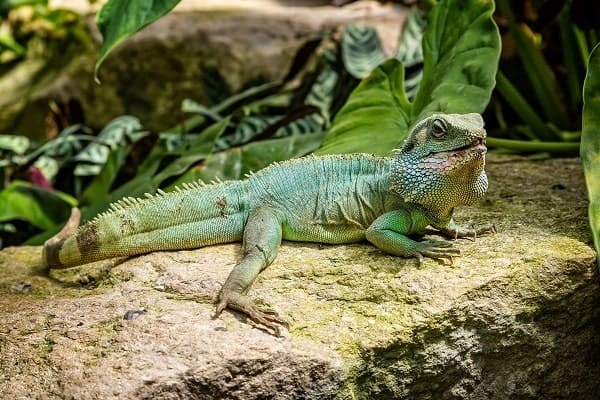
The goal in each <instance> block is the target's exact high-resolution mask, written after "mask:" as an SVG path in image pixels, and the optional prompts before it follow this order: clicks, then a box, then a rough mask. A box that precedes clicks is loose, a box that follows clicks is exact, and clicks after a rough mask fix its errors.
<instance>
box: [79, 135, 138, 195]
mask: <svg viewBox="0 0 600 400" xmlns="http://www.w3.org/2000/svg"><path fill="white" fill-rule="evenodd" d="M130 150H131V146H120V147H117V148H116V149H115V150H113V151H111V153H110V154H109V156H108V158H107V160H106V162H105V163H104V165H103V166H102V169H101V170H100V171H99V172H98V174H97V175H96V176H95V177H94V179H93V180H92V181H91V182H90V184H89V185H87V187H86V188H85V190H84V191H83V193H82V194H81V196H80V198H79V201H80V203H81V205H88V204H92V203H94V202H95V201H97V199H103V198H105V197H106V196H107V194H108V192H109V190H110V188H111V186H112V184H113V182H114V180H115V178H116V177H117V174H118V172H119V170H120V169H121V167H122V166H123V164H124V163H125V160H126V158H127V154H129V151H130Z"/></svg>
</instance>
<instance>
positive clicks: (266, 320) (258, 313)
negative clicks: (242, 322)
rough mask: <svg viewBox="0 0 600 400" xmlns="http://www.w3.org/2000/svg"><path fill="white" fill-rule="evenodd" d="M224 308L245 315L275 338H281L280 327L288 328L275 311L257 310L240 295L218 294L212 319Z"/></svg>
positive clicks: (247, 299) (230, 293) (248, 300)
mask: <svg viewBox="0 0 600 400" xmlns="http://www.w3.org/2000/svg"><path fill="white" fill-rule="evenodd" d="M226 308H229V309H231V310H235V311H238V312H241V313H242V314H245V315H246V316H247V317H248V318H250V319H251V320H252V321H254V322H255V323H256V324H258V325H262V326H264V327H266V328H268V329H271V330H272V331H273V332H274V334H275V336H278V337H281V329H280V325H281V326H284V327H286V328H287V327H288V323H287V322H286V321H285V320H284V319H283V318H281V317H280V316H279V315H278V314H277V313H276V312H275V311H273V310H271V309H259V308H258V307H257V306H256V304H254V302H252V300H251V299H250V298H248V297H246V296H244V295H242V294H240V293H236V292H224V293H223V292H222V293H221V294H219V299H218V302H217V306H216V308H215V315H214V317H213V318H217V317H218V316H219V315H221V313H222V312H223V311H224V310H225V309H226Z"/></svg>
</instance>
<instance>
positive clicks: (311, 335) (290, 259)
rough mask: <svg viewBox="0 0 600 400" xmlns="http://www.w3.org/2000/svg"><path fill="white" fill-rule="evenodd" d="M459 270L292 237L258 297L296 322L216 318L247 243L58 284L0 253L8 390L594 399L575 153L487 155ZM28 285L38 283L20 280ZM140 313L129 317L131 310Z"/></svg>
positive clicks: (592, 292)
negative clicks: (273, 330) (23, 287)
mask: <svg viewBox="0 0 600 400" xmlns="http://www.w3.org/2000/svg"><path fill="white" fill-rule="evenodd" d="M488 171H489V176H490V182H491V187H490V192H489V195H488V196H487V197H486V199H485V200H484V201H482V202H481V203H480V204H478V205H477V206H474V207H471V208H465V209H461V210H460V212H459V215H458V216H457V219H458V220H459V221H463V222H465V221H472V222H473V223H475V224H477V223H485V222H493V223H495V224H496V227H497V230H498V233H496V234H494V235H490V236H485V237H481V238H477V240H476V241H474V242H471V241H467V240H460V241H459V242H458V243H457V245H458V246H459V247H460V248H461V250H462V256H461V257H458V258H456V259H455V260H454V263H453V265H448V264H447V263H438V262H436V261H433V260H426V262H425V265H424V267H423V268H418V267H417V265H416V262H415V261H414V260H405V259H401V258H396V257H392V256H388V255H385V254H383V253H382V252H380V251H379V250H377V249H375V248H374V247H372V246H369V245H368V244H356V245H348V246H326V245H318V244H307V243H289V242H286V243H284V245H283V246H282V248H281V251H280V254H279V257H278V258H277V260H276V262H275V263H274V264H273V265H272V266H271V267H269V268H267V269H266V270H265V271H264V272H263V273H262V274H261V276H260V277H259V279H258V280H257V282H256V283H255V284H254V287H253V289H252V292H251V295H252V296H253V297H255V298H259V299H263V300H264V301H265V302H267V303H269V304H270V305H271V306H273V308H274V309H275V310H277V311H278V312H279V313H280V314H281V315H283V316H285V318H287V319H288V321H289V322H290V328H289V332H286V335H285V337H283V338H277V337H273V336H271V335H269V334H268V333H266V332H265V331H263V330H262V329H260V327H255V326H253V325H252V324H251V323H249V322H248V321H246V320H245V318H243V317H242V316H240V315H238V314H235V313H232V312H225V313H224V314H223V315H222V316H221V317H220V318H217V319H213V318H212V314H213V305H212V301H213V298H214V296H215V295H216V293H217V291H218V289H219V287H220V285H221V283H222V282H223V281H224V280H225V278H226V277H227V275H228V273H229V271H230V270H231V268H232V267H233V265H234V264H235V262H236V261H237V260H238V259H239V258H240V256H241V254H240V246H239V245H237V244H231V245H224V246H212V247H207V248H203V249H198V250H193V251H179V252H157V253H152V254H148V255H144V256H141V257H136V258H132V259H129V260H127V261H125V262H121V263H119V262H118V261H115V260H112V261H107V262H104V263H96V264H90V265H87V266H83V267H80V268H75V269H71V270H65V271H53V272H52V273H51V275H50V277H49V276H47V275H46V274H45V273H44V271H43V270H42V269H41V268H40V267H39V261H38V259H39V248H34V247H20V248H7V249H5V250H3V251H2V252H0V310H1V311H0V312H1V315H0V346H1V348H2V351H1V352H0V368H1V369H2V371H3V377H2V379H1V380H0V393H1V394H2V397H3V398H19V397H21V398H25V397H28V398H29V397H32V398H49V399H52V398H61V399H63V398H67V399H69V398H73V399H75V398H77V399H92V398H103V399H106V398H121V399H188V398H193V399H215V398H227V399H265V398H269V399H334V398H335V399H540V398H545V399H583V400H585V399H590V400H592V399H597V398H599V396H600V380H598V379H597V378H598V376H600V375H599V374H600V365H599V364H600V335H599V334H598V332H599V330H600V311H599V310H600V287H599V286H600V285H599V279H598V268H597V265H596V262H595V253H594V251H593V250H592V247H591V237H590V234H589V231H588V226H587V222H586V221H587V219H586V205H587V203H586V200H585V198H586V196H585V188H584V183H583V177H582V172H581V167H580V165H579V160H578V159H563V160H545V161H540V160H528V159H524V158H519V157H507V156H504V157H498V156H496V157H491V161H490V162H489V166H488ZM22 282H27V283H28V284H29V285H30V287H31V290H30V292H19V291H14V290H11V288H12V287H14V286H15V285H19V284H21V283H22ZM132 310H133V311H135V310H138V311H139V310H143V312H140V313H139V315H137V317H136V318H131V319H125V318H124V316H126V315H127V313H128V311H132Z"/></svg>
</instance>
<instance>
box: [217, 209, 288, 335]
mask: <svg viewBox="0 0 600 400" xmlns="http://www.w3.org/2000/svg"><path fill="white" fill-rule="evenodd" d="M280 245H281V222H280V221H279V220H278V219H277V216H276V215H275V214H274V213H273V212H272V211H271V210H269V209H268V208H265V207H263V208H259V209H257V210H253V211H251V213H250V216H249V217H248V222H247V223H246V227H245V229H244V258H243V259H242V261H240V263H239V264H237V265H236V266H235V267H234V268H233V270H232V271H231V273H230V274H229V277H228V278H227V280H226V281H225V283H224V284H223V287H222V288H221V291H220V293H219V296H218V299H217V307H216V313H215V317H216V316H218V315H219V314H221V312H223V310H224V309H225V308H230V309H233V310H236V311H239V312H242V313H244V314H246V315H247V316H248V317H249V318H250V319H251V320H252V321H254V322H256V323H257V324H260V325H263V326H266V327H267V328H270V329H272V330H273V331H274V332H275V334H276V335H277V336H280V329H279V326H278V325H287V324H286V322H285V321H284V320H283V319H281V318H279V316H277V314H275V313H273V312H268V311H262V310H259V309H258V308H257V307H256V304H254V302H253V301H252V300H251V299H250V298H249V297H247V296H246V293H247V292H248V290H249V289H250V286H251V285H252V283H253V282H254V280H255V279H256V277H257V276H258V274H260V272H261V271H262V270H263V269H265V268H266V267H267V266H269V265H270V264H271V263H272V262H273V260H275V257H276V256H277V251H278V250H279V246H280Z"/></svg>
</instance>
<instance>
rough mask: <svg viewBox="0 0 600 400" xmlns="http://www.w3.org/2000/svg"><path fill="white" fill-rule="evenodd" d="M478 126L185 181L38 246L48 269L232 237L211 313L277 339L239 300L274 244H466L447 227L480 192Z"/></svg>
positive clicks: (423, 252) (410, 251)
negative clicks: (421, 236)
mask: <svg viewBox="0 0 600 400" xmlns="http://www.w3.org/2000/svg"><path fill="white" fill-rule="evenodd" d="M485 137H486V132H485V130H484V128H483V120H482V118H481V116H480V115H479V114H465V115H458V114H440V115H433V116H431V117H429V118H426V119H424V120H423V121H421V122H419V123H417V124H416V125H415V126H414V127H413V129H412V130H411V132H410V134H409V136H408V138H407V139H406V141H405V142H404V144H403V146H402V148H401V149H400V150H398V151H396V155H395V157H392V158H384V157H375V156H370V155H365V154H353V155H331V156H324V157H312V156H309V157H305V158H301V159H296V160H291V161H286V162H282V163H278V164H274V165H272V166H270V167H268V168H265V169H263V170H261V171H259V172H257V173H256V174H253V175H251V176H249V177H248V178H247V179H245V180H242V181H230V182H223V183H215V184H210V185H205V184H202V183H194V184H189V185H184V188H183V189H181V190H177V191H175V192H171V193H163V192H160V191H159V193H158V194H156V195H147V198H146V199H143V200H141V199H133V198H126V199H123V200H121V201H119V202H117V203H115V204H113V205H112V206H111V210H110V211H107V212H105V213H103V214H101V215H99V216H98V217H96V218H95V219H94V220H92V221H89V222H87V223H86V224H84V225H83V226H81V227H79V228H77V225H78V224H79V213H78V210H77V209H74V212H73V215H72V218H71V220H70V221H69V222H68V223H67V225H66V226H65V228H63V231H61V232H60V233H59V234H58V235H56V236H55V237H53V238H52V239H50V240H48V241H47V242H46V243H45V245H44V250H43V255H42V257H43V260H44V262H45V263H46V265H47V266H48V267H50V268H69V267H73V266H77V265H81V264H85V263H89V262H92V261H97V260H102V259H107V258H113V257H119V256H131V255H136V254H142V253H148V252H151V251H156V250H179V249H191V248H198V247H202V246H207V245H212V244H217V243H228V242H236V241H243V246H244V257H243V258H242V260H241V261H240V262H239V264H237V265H236V266H235V267H234V269H233V271H232V272H231V274H230V275H229V277H228V278H227V280H226V282H225V283H224V285H223V287H222V289H221V292H220V294H219V296H218V300H217V308H216V314H217V315H218V314H220V313H221V312H222V311H223V310H224V309H225V308H230V309H234V310H238V311H241V312H243V313H245V314H247V315H248V316H249V317H250V318H251V319H252V320H254V321H255V322H256V323H258V324H262V325H264V326H266V327H268V328H271V329H272V330H273V331H274V332H275V334H277V335H279V334H280V328H279V325H281V324H285V322H284V321H283V320H282V319H281V318H279V317H278V316H277V315H276V314H274V313H272V312H269V311H264V310H262V311H261V310H259V309H258V308H257V307H256V306H255V304H254V303H253V302H252V300H250V299H249V298H248V297H246V293H247V292H248V290H249V289H250V286H251V285H252V283H253V282H254V280H255V279H256V277H257V276H258V274H259V273H260V272H261V271H262V270H263V269H264V268H266V267H267V266H268V265H269V264H271V263H272V262H273V260H274V259H275V257H276V255H277V251H278V249H279V246H280V244H281V240H282V239H286V240H295V241H307V242H319V243H335V244H339V243H354V242H360V241H364V240H365V239H366V240H368V241H369V242H371V243H372V244H374V245H375V246H377V247H378V248H380V249H382V250H383V251H385V252H387V253H390V254H394V255H397V256H402V257H416V258H417V259H418V260H419V263H422V262H423V258H424V257H431V258H436V259H450V260H451V259H452V257H453V256H456V255H458V254H459V250H458V249H456V248H455V247H453V246H452V244H451V243H450V242H446V241H432V240H425V241H415V240H413V239H411V238H410V236H411V235H413V234H418V233H422V232H423V231H424V229H425V228H426V227H427V226H432V227H434V228H437V229H438V230H440V231H441V232H442V233H443V234H445V235H447V236H450V237H453V238H458V237H475V236H476V235H477V234H481V233H485V232H489V231H491V230H492V228H490V227H486V228H482V229H479V230H473V229H468V228H464V227H461V226H459V225H456V224H455V223H454V221H453V220H452V213H453V210H454V208H455V207H457V206H460V205H466V204H471V203H473V202H474V201H476V200H477V199H479V198H481V197H482V196H483V195H484V193H485V191H486V189H487V178H486V175H485V172H484V165H485V153H486V147H485Z"/></svg>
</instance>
